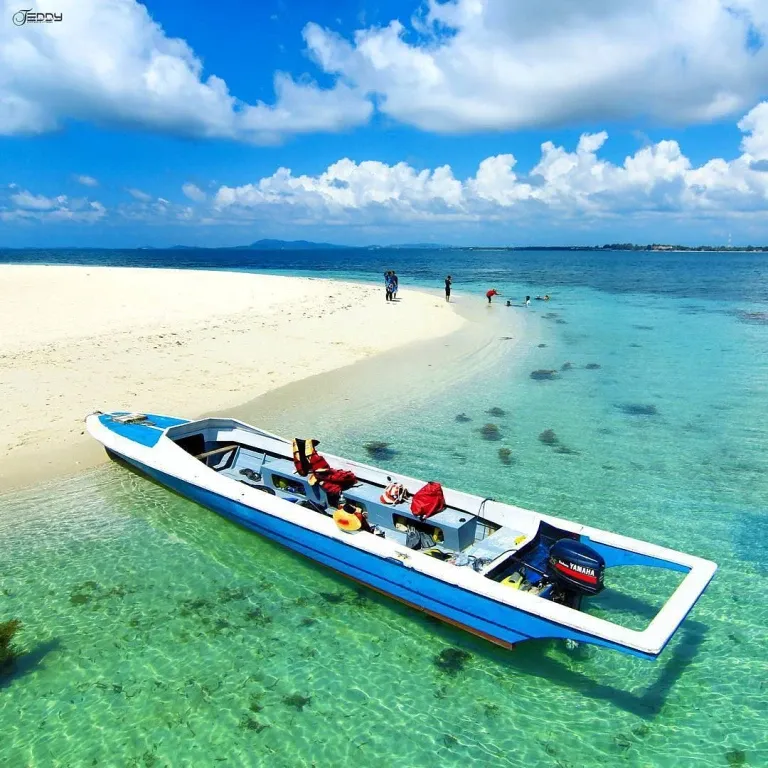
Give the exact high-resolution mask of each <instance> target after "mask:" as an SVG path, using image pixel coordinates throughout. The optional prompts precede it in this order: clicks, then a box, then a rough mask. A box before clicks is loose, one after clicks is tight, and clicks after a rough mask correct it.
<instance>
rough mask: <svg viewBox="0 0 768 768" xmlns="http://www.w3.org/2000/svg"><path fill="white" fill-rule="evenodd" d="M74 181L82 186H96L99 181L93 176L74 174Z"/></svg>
mask: <svg viewBox="0 0 768 768" xmlns="http://www.w3.org/2000/svg"><path fill="white" fill-rule="evenodd" d="M75 181H76V182H77V183H78V184H82V185H83V186H84V187H98V186H99V182H98V181H97V180H96V179H94V178H93V176H75Z"/></svg>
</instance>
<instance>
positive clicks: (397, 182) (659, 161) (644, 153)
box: [213, 102, 768, 223]
mask: <svg viewBox="0 0 768 768" xmlns="http://www.w3.org/2000/svg"><path fill="white" fill-rule="evenodd" d="M739 127H740V128H741V130H742V131H745V132H746V133H745V135H744V138H743V141H742V150H743V152H744V153H743V154H742V155H741V156H739V157H737V158H736V159H735V160H732V161H730V162H728V161H726V160H723V159H721V158H714V159H712V160H709V161H708V162H706V163H705V164H703V165H701V166H699V167H694V166H693V164H692V163H691V161H690V159H689V158H688V157H686V156H685V155H684V154H683V152H682V150H681V148H680V146H679V145H678V143H677V142H676V141H660V142H658V143H656V144H651V145H648V146H644V147H643V148H642V149H639V150H638V151H637V152H635V154H633V155H631V156H628V157H626V158H625V160H624V162H623V163H622V164H614V163H611V162H609V161H607V160H604V159H602V158H601V157H600V156H599V154H598V153H599V152H600V150H601V149H602V148H603V145H604V144H605V142H606V141H607V140H608V134H607V133H606V132H605V131H601V132H599V133H592V134H583V135H582V136H581V138H580V140H579V142H578V144H577V146H576V147H575V148H574V149H573V150H568V149H566V148H565V147H561V146H556V145H555V144H553V143H552V142H549V141H547V142H544V143H543V144H542V145H541V157H540V159H539V161H538V163H536V165H535V166H534V167H533V168H532V169H531V170H530V172H529V173H527V174H522V175H521V174H519V173H518V172H516V170H515V167H516V163H517V161H516V158H515V156H514V155H513V154H501V155H495V156H492V157H488V158H486V159H484V160H483V161H482V162H481V163H480V164H479V166H478V169H477V171H476V173H475V174H474V175H473V176H471V177H468V178H466V179H464V180H459V179H456V178H455V176H454V174H453V172H452V170H451V168H450V167H449V166H442V167H440V168H436V169H434V170H429V169H424V170H417V169H415V168H413V167H412V166H410V165H409V164H407V163H397V164H395V165H387V164H386V163H381V162H377V161H364V162H361V163H355V162H353V161H352V160H349V159H346V158H345V159H343V160H339V161H338V162H336V163H334V164H333V165H331V166H329V167H328V168H327V169H326V170H325V171H323V172H322V173H320V174H318V175H317V176H307V175H294V174H293V172H292V171H291V170H290V169H288V168H279V169H278V170H277V171H276V172H275V173H274V174H272V175H271V176H267V177H265V178H262V179H260V180H259V181H257V182H255V183H252V184H246V185H243V186H240V187H229V186H221V187H220V188H219V190H218V191H217V192H216V195H215V197H214V200H213V210H214V211H215V215H218V216H219V217H226V218H227V219H233V218H237V217H240V218H243V217H249V216H250V217H258V216H260V215H263V214H264V212H265V211H269V212H270V215H271V212H273V211H278V210H283V211H284V212H289V213H287V215H289V216H290V217H292V218H297V217H309V218H310V220H313V221H328V222H333V221H336V222H338V223H342V222H345V223H346V222H348V221H350V219H351V218H355V217H356V218H358V219H361V220H362V219H365V220H369V221H370V220H372V219H377V220H381V221H390V222H398V221H404V220H440V219H443V220H447V221H455V220H468V221H472V220H493V219H505V218H514V217H515V216H518V215H526V216H527V215H530V213H531V212H534V213H535V214H536V215H546V214H547V212H548V213H549V214H550V215H551V214H557V215H562V214H565V215H575V214H581V215H584V214H586V215H589V216H594V217H599V216H611V215H619V214H620V215H625V214H628V213H633V212H638V213H642V212H651V213H658V214H664V213H669V212H684V213H689V214H691V215H727V214H728V213H736V212H746V211H757V210H759V211H765V212H768V171H763V170H761V169H760V166H759V165H756V164H755V161H756V160H762V159H764V158H765V157H766V156H768V155H767V154H766V137H767V136H768V102H764V103H762V104H759V105H758V106H757V107H755V108H754V109H753V110H751V111H750V112H749V113H748V114H747V115H746V116H745V117H744V118H743V119H742V120H741V121H740V122H739ZM328 217H330V218H328Z"/></svg>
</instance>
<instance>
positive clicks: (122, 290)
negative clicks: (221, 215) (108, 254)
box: [0, 265, 463, 489]
mask: <svg viewBox="0 0 768 768" xmlns="http://www.w3.org/2000/svg"><path fill="white" fill-rule="evenodd" d="M400 298H401V300H400V301H399V302H397V303H395V304H390V303H388V302H385V300H384V291H383V287H382V288H381V289H379V288H378V287H376V286H367V285H359V284H351V283H340V282H336V281H330V280H323V279H315V278H293V277H277V276H272V275H253V274H239V273H231V272H201V271H185V270H159V269H120V268H112V267H59V266H21V265H18V266H17V265H0V423H2V428H3V431H2V443H0V456H2V457H3V459H2V462H0V489H8V488H13V487H19V486H21V485H24V484H28V483H30V482H34V481H37V480H39V479H41V478H45V477H52V476H58V475H62V474H71V473H74V472H77V471H78V470H80V469H83V468H85V467H87V466H91V465H93V464H95V463H98V462H99V461H101V460H102V456H103V453H102V452H101V450H100V448H99V447H98V446H96V445H94V444H93V441H91V440H90V439H89V438H87V437H86V436H84V425H83V419H84V417H85V415H86V414H87V413H89V412H91V411H93V410H95V409H100V410H113V409H119V408H125V409H127V410H136V411H148V412H155V413H164V414H169V415H176V416H182V417H188V418H194V417H197V416H199V415H202V414H204V413H210V412H212V411H216V410H218V409H225V408H231V407H233V406H235V405H237V404H240V403H244V402H246V401H249V400H251V399H253V398H255V397H257V396H258V395H260V394H263V393H264V392H267V391H268V390H270V389H274V388H277V387H280V386H282V385H284V384H287V383H289V382H292V381H296V380H298V379H301V378H304V377H307V376H312V375H314V374H317V373H322V372H325V371H329V370H332V369H334V368H338V367H341V366H344V365H348V364H350V363H353V362H356V361H358V360H361V359H363V358H366V357H370V356H371V355H374V354H377V353H379V352H383V351H386V350H389V349H393V348H395V347H398V346H401V345H405V344H409V343H411V342H415V341H420V340H425V339H429V338H433V337H438V336H442V335H445V334H448V333H451V332H453V331H455V330H458V328H459V327H460V326H461V325H462V323H463V321H462V320H461V318H460V317H459V316H458V315H457V314H456V313H455V312H453V310H452V308H451V307H450V306H449V305H447V304H445V302H443V301H442V300H441V299H440V298H439V297H435V296H431V295H429V294H426V293H419V292H416V291H409V290H408V289H407V288H405V289H403V290H401V291H400Z"/></svg>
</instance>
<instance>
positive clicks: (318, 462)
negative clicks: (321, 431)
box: [293, 438, 331, 485]
mask: <svg viewBox="0 0 768 768" xmlns="http://www.w3.org/2000/svg"><path fill="white" fill-rule="evenodd" d="M316 445H319V440H302V439H300V438H294V441H293V466H294V467H295V468H296V472H297V473H298V474H300V475H301V476H302V477H307V476H309V484H310V485H315V484H316V483H317V482H319V481H320V480H322V479H323V476H324V475H325V474H327V473H328V472H330V471H331V466H330V464H328V462H327V461H326V460H325V459H324V458H323V457H322V456H321V455H320V454H319V453H318V452H317V451H316V450H315V446H316Z"/></svg>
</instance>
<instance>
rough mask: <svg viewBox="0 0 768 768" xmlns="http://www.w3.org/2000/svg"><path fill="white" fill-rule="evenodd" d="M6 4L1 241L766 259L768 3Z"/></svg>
mask: <svg viewBox="0 0 768 768" xmlns="http://www.w3.org/2000/svg"><path fill="white" fill-rule="evenodd" d="M0 3H1V4H2V9H0V12H1V16H0V247H2V246H11V247H15V246H41V247H46V246H68V245H83V246H105V247H106V246H126V247H132V246H140V245H155V246H162V245H171V244H174V243H183V244H196V245H234V244H240V243H247V242H250V241H252V240H255V239H258V238H261V237H279V238H285V239H299V238H304V239H315V240H326V241H331V242H339V243H348V244H356V243H360V244H367V243H397V242H414V241H419V242H420V241H436V242H449V243H457V244H518V245H522V244H548V243H603V242H613V241H617V240H619V241H628V240H632V241H639V242H647V241H658V242H669V241H674V242H683V243H698V242H702V241H708V242H727V241H728V239H729V238H731V241H732V242H733V243H735V244H739V243H768V103H764V99H766V98H768V58H766V55H767V54H766V49H765V48H764V46H763V39H764V36H765V34H766V33H767V32H768V8H766V5H765V3H764V2H760V0H741V2H736V3H733V2H728V3H726V2H719V0H712V2H710V3H707V4H702V3H701V1H700V0H679V2H676V3H674V4H670V3H668V2H661V1H660V0H658V1H657V0H648V2H642V3H641V2H639V1H638V0H615V1H614V2H612V3H608V2H606V0H584V1H583V2H582V3H579V4H577V5H576V4H573V3H572V2H569V1H568V0H543V2H541V3H539V4H536V5H535V6H533V5H532V4H530V3H529V2H522V1H520V0H445V1H440V0H430V1H429V2H426V3H418V2H406V0H397V1H396V2H380V3H375V4H371V3H366V2H361V1H359V0H358V1H356V2H351V1H350V0H337V2H335V3H334V4H332V5H331V4H319V3H317V2H315V3H310V2H305V1H304V0H279V1H278V0H262V1H260V2H259V3H246V2H233V3H231V4H228V5H227V6H219V7H218V8H217V7H216V6H214V5H213V4H210V3H202V2H191V3H190V2H185V3H181V2H178V0H160V1H156V2H149V3H147V4H145V5H142V4H140V3H137V2H135V0H58V2H57V4H56V10H58V11H60V12H61V13H62V15H63V18H62V21H61V22H56V23H48V24H32V23H25V24H22V25H17V24H14V23H13V17H14V14H15V13H16V12H17V11H18V10H19V8H18V7H17V6H18V4H17V3H15V2H8V1H7V0H0ZM46 9H47V7H46ZM212 77H213V79H211V78H212ZM281 169H282V170H281Z"/></svg>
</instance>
